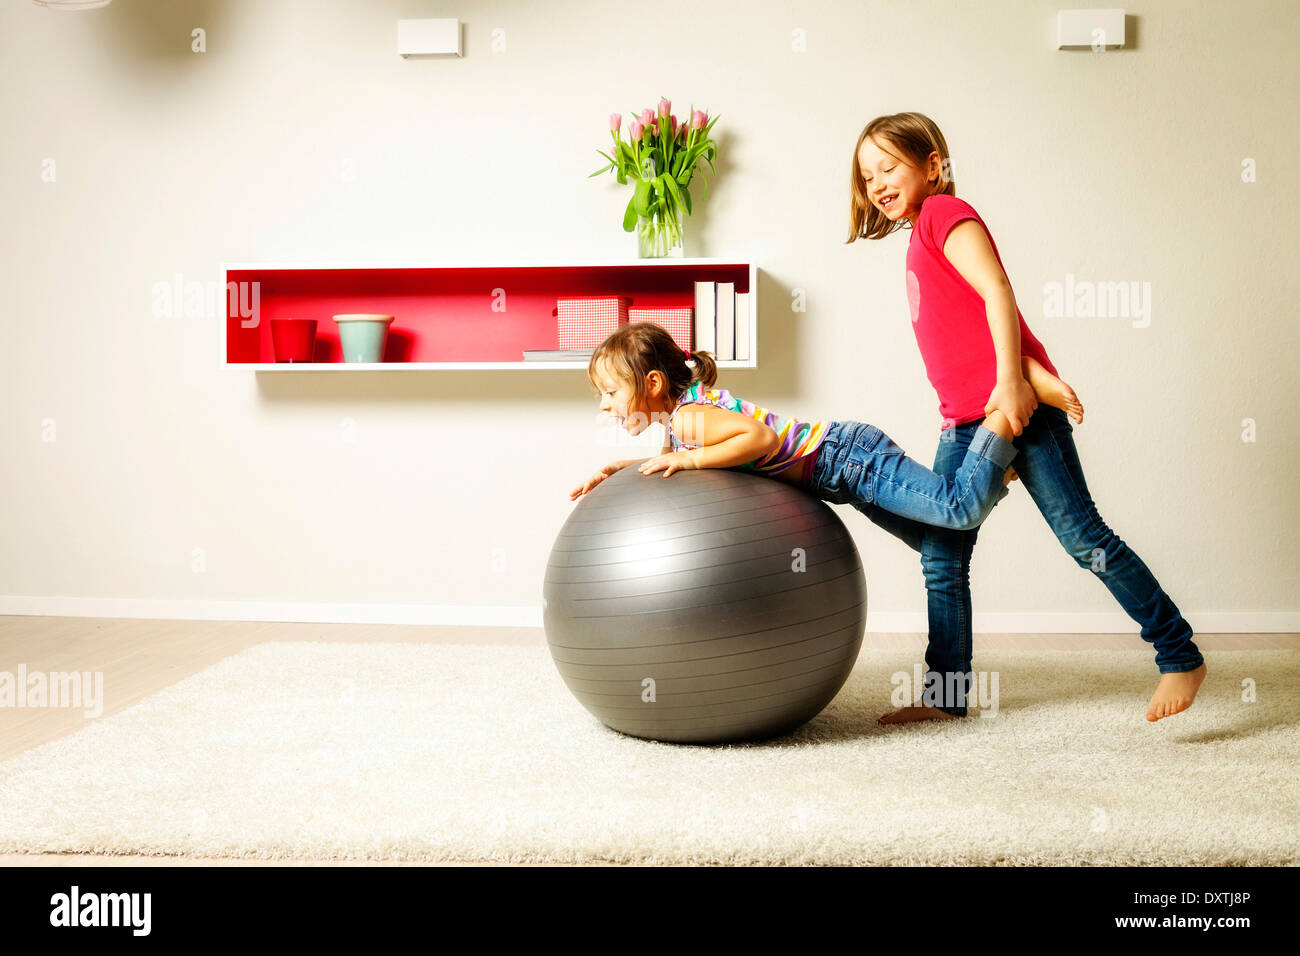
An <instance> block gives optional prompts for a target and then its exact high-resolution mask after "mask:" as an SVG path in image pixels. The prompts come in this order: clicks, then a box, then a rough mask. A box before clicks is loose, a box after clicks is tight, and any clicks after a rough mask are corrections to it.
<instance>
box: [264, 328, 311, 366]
mask: <svg viewBox="0 0 1300 956" xmlns="http://www.w3.org/2000/svg"><path fill="white" fill-rule="evenodd" d="M271 341H272V342H274V343H275V360H276V361H277V362H310V361H311V360H312V354H313V352H314V350H315V348H316V320H315V319H272V320H271Z"/></svg>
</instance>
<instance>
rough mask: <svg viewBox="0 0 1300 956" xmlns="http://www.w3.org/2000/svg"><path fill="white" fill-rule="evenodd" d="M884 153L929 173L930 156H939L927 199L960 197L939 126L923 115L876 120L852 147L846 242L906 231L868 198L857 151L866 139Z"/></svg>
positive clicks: (881, 237)
mask: <svg viewBox="0 0 1300 956" xmlns="http://www.w3.org/2000/svg"><path fill="white" fill-rule="evenodd" d="M868 136H870V137H871V141H872V142H873V143H875V144H876V145H877V146H879V147H880V148H881V149H882V150H884V151H885V152H887V153H889V154H890V155H892V156H897V157H898V158H899V159H902V160H903V161H905V162H907V163H910V164H911V165H913V166H916V167H918V168H919V169H923V170H924V169H927V168H928V167H929V166H930V165H931V163H930V154H931V153H936V152H937V153H938V154H939V170H938V178H937V179H936V178H935V177H934V176H931V177H930V180H929V184H930V192H929V194H928V195H930V196H936V195H944V196H955V195H957V183H956V180H954V179H953V178H952V157H951V156H950V155H949V153H948V143H947V141H946V140H945V139H944V138H943V133H941V132H940V131H939V127H938V125H937V124H936V123H935V121H934V120H932V119H930V117H928V116H926V115H925V114H924V113H892V114H890V115H888V116H877V117H876V118H875V119H873V120H872V121H871V122H870V123H868V124H867V125H866V126H864V127H862V132H861V133H859V134H858V142H857V144H856V145H855V146H854V147H853V160H852V162H851V164H850V170H849V196H850V198H849V238H848V239H847V240H846V242H853V241H855V240H857V239H883V238H885V236H888V235H890V234H891V233H893V232H895V231H896V230H898V229H902V228H904V226H903V220H902V219H899V220H897V221H894V220H891V219H890V218H889V217H888V216H886V215H885V214H884V213H883V212H882V211H881V210H880V209H879V208H877V207H876V205H875V204H874V203H872V201H871V199H870V197H868V195H867V184H866V182H865V180H863V178H862V170H861V169H860V168H859V166H858V150H860V149H861V148H862V144H863V142H864V141H865V140H866V139H867V137H868Z"/></svg>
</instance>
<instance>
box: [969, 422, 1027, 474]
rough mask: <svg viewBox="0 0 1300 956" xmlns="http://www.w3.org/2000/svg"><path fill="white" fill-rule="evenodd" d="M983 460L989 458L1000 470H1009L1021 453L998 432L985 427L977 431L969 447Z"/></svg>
mask: <svg viewBox="0 0 1300 956" xmlns="http://www.w3.org/2000/svg"><path fill="white" fill-rule="evenodd" d="M967 451H973V452H975V454H977V455H979V456H980V457H981V458H987V459H988V460H989V461H991V462H993V463H994V464H995V465H997V466H998V467H999V468H1009V467H1010V466H1011V462H1012V461H1014V460H1015V457H1016V455H1017V454H1019V451H1018V450H1017V449H1016V446H1015V445H1013V444H1011V442H1009V441H1007V440H1006V439H1005V438H1003V437H1002V436H1001V435H999V434H998V433H997V432H993V431H989V430H988V429H987V428H985V427H984V426H983V425H981V426H980V427H979V428H977V429H975V435H974V437H972V438H971V440H970V445H968V446H967Z"/></svg>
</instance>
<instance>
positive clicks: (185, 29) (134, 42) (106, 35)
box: [64, 0, 235, 67]
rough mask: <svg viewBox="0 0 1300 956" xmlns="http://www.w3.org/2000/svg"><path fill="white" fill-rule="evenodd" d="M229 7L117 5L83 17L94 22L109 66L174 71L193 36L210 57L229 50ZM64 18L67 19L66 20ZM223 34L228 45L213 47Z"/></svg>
mask: <svg viewBox="0 0 1300 956" xmlns="http://www.w3.org/2000/svg"><path fill="white" fill-rule="evenodd" d="M234 6H235V5H232V4H231V3H229V2H223V0H186V2H184V3H176V2H175V0H117V2H116V3H113V4H111V5H109V6H107V7H104V8H102V9H100V10H93V11H86V12H84V13H82V14H81V15H82V16H84V17H86V18H87V19H88V21H89V20H93V21H94V22H93V23H92V24H91V25H92V26H93V27H94V29H95V32H96V34H97V38H98V39H99V41H100V42H99V43H97V44H96V45H97V46H99V47H100V48H101V50H102V52H103V54H104V56H105V57H106V58H107V59H108V60H109V62H114V61H118V62H123V63H130V64H131V65H132V66H133V67H138V66H141V65H144V66H151V65H152V66H163V65H167V66H170V65H177V64H179V62H180V61H182V60H186V61H188V60H190V59H191V58H192V57H193V56H195V55H196V54H195V53H194V52H193V48H192V47H193V44H194V42H195V37H194V35H193V34H194V31H195V30H203V31H204V34H205V37H204V42H205V44H206V46H207V50H208V53H209V54H211V53H212V52H216V50H217V49H219V48H220V45H228V40H229V36H228V33H229V31H228V30H225V29H223V28H225V27H228V25H229V21H230V19H231V13H232V12H234V11H233V10H232V7H234ZM64 15H65V16H66V15H67V14H66V13H65V14H64ZM223 34H225V35H226V36H225V40H226V41H227V42H226V43H223V44H220V45H218V44H217V43H215V42H214V41H216V40H218V39H221V38H222V37H223Z"/></svg>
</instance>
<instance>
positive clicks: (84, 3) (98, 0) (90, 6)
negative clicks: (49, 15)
mask: <svg viewBox="0 0 1300 956" xmlns="http://www.w3.org/2000/svg"><path fill="white" fill-rule="evenodd" d="M112 2H113V0H36V3H37V4H39V5H40V6H42V7H49V8H50V9H51V10H94V9H95V8H96V7H106V6H108V5H109V4H110V3H112Z"/></svg>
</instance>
